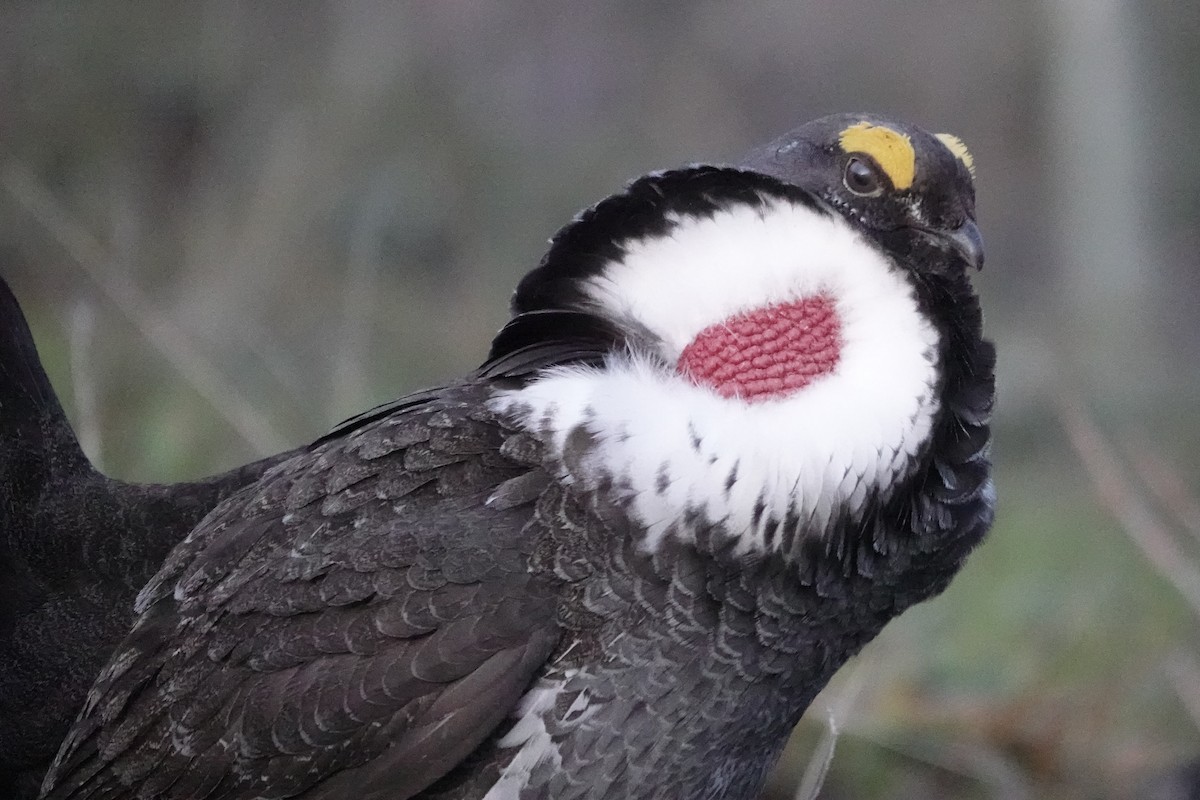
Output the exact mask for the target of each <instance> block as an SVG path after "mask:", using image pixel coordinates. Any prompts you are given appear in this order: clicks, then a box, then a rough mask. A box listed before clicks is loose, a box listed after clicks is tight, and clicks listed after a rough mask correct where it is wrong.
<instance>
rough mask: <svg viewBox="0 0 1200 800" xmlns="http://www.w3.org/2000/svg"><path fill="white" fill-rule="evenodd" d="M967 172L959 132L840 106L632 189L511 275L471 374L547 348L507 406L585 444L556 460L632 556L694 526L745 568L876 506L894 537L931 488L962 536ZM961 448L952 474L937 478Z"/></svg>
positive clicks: (974, 337)
mask: <svg viewBox="0 0 1200 800" xmlns="http://www.w3.org/2000/svg"><path fill="white" fill-rule="evenodd" d="M973 168H974V167H973V162H972V158H971V155H970V153H969V152H968V151H967V149H966V147H965V145H964V144H963V143H962V141H961V140H959V139H958V138H957V137H954V136H952V135H949V134H937V135H934V134H929V133H926V132H925V131H923V130H921V129H920V128H917V127H915V126H912V125H909V124H906V123H902V122H898V121H893V120H889V119H885V118H882V117H878V116H873V115H868V114H844V115H837V116H832V117H826V118H823V119H820V120H816V121H814V122H811V123H808V124H806V125H804V126H802V127H800V128H797V129H796V130H794V131H792V132H791V133H789V134H787V135H786V136H784V137H782V138H780V139H778V140H776V141H775V142H773V143H771V144H769V145H767V146H765V147H762V148H759V149H758V150H755V151H754V152H752V153H751V154H750V155H749V156H747V157H746V158H745V159H744V160H743V161H742V162H741V163H739V164H737V165H735V166H731V167H725V166H708V165H699V166H692V167H688V168H684V169H679V170H673V171H667V172H661V173H655V174H651V175H649V176H646V177H644V178H642V179H640V180H637V181H635V182H633V183H632V184H631V185H630V186H629V187H628V188H627V189H626V191H625V192H623V193H621V194H618V195H615V196H613V197H610V198H608V199H606V200H604V201H603V202H601V203H599V204H598V205H596V206H594V207H593V208H591V209H589V210H588V211H585V212H583V213H582V214H581V215H580V216H579V217H578V218H577V219H576V220H575V221H574V222H573V223H572V224H571V225H568V226H567V227H566V228H565V229H563V230H562V231H561V232H560V233H559V234H558V235H557V236H556V237H555V238H554V239H553V240H552V244H551V247H550V250H549V252H548V253H547V255H546V257H545V258H544V259H543V261H542V263H541V265H540V266H539V267H538V268H537V269H536V270H534V271H533V272H531V273H530V274H529V275H527V276H526V277H525V279H524V280H523V281H522V282H521V283H520V285H519V287H518V289H517V291H516V294H515V297H514V300H513V309H514V312H515V315H514V319H513V320H512V322H510V324H509V325H508V326H506V328H505V329H504V330H503V331H501V333H500V335H499V336H498V337H497V339H496V341H495V342H494V344H493V350H492V355H491V359H492V362H491V363H497V362H503V361H504V360H505V358H506V357H512V356H513V354H514V353H518V352H520V353H528V352H531V351H532V352H538V351H539V350H540V351H541V352H543V353H544V352H547V351H546V350H545V348H546V347H547V346H549V343H551V342H553V343H555V346H556V347H558V348H561V349H560V352H562V353H564V354H567V355H566V356H565V357H564V358H563V359H562V363H561V364H560V365H559V366H557V367H555V368H554V369H552V370H549V371H542V372H541V373H539V376H538V377H537V379H535V380H532V381H529V382H527V383H524V384H523V385H522V386H521V387H520V388H519V389H516V390H514V391H513V392H511V393H509V394H508V395H507V396H506V400H505V402H506V403H507V404H508V407H511V408H513V409H519V410H520V411H521V413H524V414H525V415H526V416H527V417H528V418H530V419H534V420H536V421H537V426H538V427H539V430H541V431H542V433H543V434H544V435H546V436H548V437H549V438H551V439H553V441H554V446H555V447H556V448H557V451H558V452H561V453H566V452H568V451H570V450H571V449H572V447H571V443H572V442H586V443H587V447H586V450H585V452H581V453H572V454H571V455H572V457H571V459H570V461H571V463H572V464H573V465H574V466H564V467H563V469H564V470H567V471H572V472H573V473H575V474H573V475H572V476H571V477H572V479H573V480H576V481H578V482H581V483H583V484H588V483H589V482H591V483H592V484H593V485H599V483H604V485H609V484H612V485H614V486H616V487H618V488H617V489H614V491H615V492H617V493H621V492H623V493H624V494H623V499H624V501H625V502H627V503H628V506H629V508H630V509H631V511H632V513H633V515H634V516H635V517H636V518H637V519H638V520H639V521H640V523H641V524H642V525H644V527H645V531H646V533H645V544H646V546H647V547H648V548H649V549H651V550H653V549H654V548H655V547H656V546H657V545H658V543H660V542H661V541H662V540H663V539H664V538H669V537H672V536H674V537H676V538H682V539H684V540H687V539H691V538H694V535H695V532H694V531H690V530H688V529H689V527H694V526H695V524H702V525H709V526H716V527H717V528H719V529H720V534H719V536H718V537H717V538H719V539H720V540H721V541H723V542H725V543H727V544H731V545H733V546H734V547H735V549H737V550H738V551H739V552H743V553H745V552H750V551H759V552H762V551H779V552H783V553H785V554H787V555H788V556H789V557H792V556H797V555H798V553H799V550H800V548H801V547H802V546H805V543H811V542H814V541H816V542H822V543H823V546H825V547H841V546H842V545H841V544H839V543H840V542H842V540H843V539H844V538H845V537H846V536H847V534H848V532H849V531H858V532H861V531H865V530H869V529H870V528H871V525H872V524H873V523H874V520H876V519H877V518H878V516H879V514H880V513H882V511H883V509H890V513H892V514H899V515H900V516H901V517H902V518H903V519H901V522H902V526H911V523H912V520H911V518H910V515H911V514H910V512H911V511H912V508H913V504H914V503H918V504H919V503H920V502H923V500H921V499H919V498H920V497H924V495H921V494H920V493H914V489H916V488H917V487H922V486H923V487H928V486H931V485H932V484H931V483H930V479H931V476H932V477H933V478H935V479H936V481H935V482H940V481H941V479H942V478H943V477H945V478H946V479H947V480H949V481H950V482H951V483H954V484H955V488H954V490H953V491H951V492H950V493H951V494H954V493H955V492H960V494H959V495H956V496H959V497H961V498H969V499H970V500H971V501H972V502H975V503H977V505H975V506H972V514H974V513H975V512H978V516H979V520H980V524H979V525H978V526H973V530H975V527H977V528H978V530H976V533H981V532H982V529H983V528H986V525H987V522H989V521H990V514H991V510H990V509H991V484H990V480H989V479H988V476H987V465H986V447H985V444H986V440H987V429H986V423H987V418H988V415H989V412H990V403H991V397H992V377H991V375H992V360H993V351H992V348H991V345H990V343H987V342H986V341H984V340H983V338H982V333H981V324H982V323H981V315H980V312H979V306H978V301H977V298H976V296H975V293H974V291H973V290H972V288H971V285H970V282H969V275H968V272H969V270H968V269H967V268H968V267H973V268H978V267H980V266H981V265H982V262H983V252H982V240H981V237H980V234H979V231H978V228H977V227H976V223H975V198H974V186H973V175H972V171H973ZM589 343H590V344H589ZM587 352H591V353H593V354H594V356H593V357H592V358H590V359H588V358H581V357H580V354H581V353H587ZM551 360H554V358H553V357H551ZM535 361H536V359H535ZM966 406H970V408H967V407H966ZM584 434H586V435H584ZM959 441H969V445H968V446H967V449H968V450H970V451H971V454H970V455H971V458H973V459H975V460H974V461H971V462H970V464H969V465H968V466H967V467H964V469H966V471H967V472H969V473H970V474H969V475H963V476H956V475H951V474H950V473H951V472H952V470H949V469H943V470H942V472H943V473H945V474H944V475H941V474H940V473H939V472H938V469H939V468H940V467H945V466H946V464H945V449H946V448H947V447H949V448H950V449H951V450H953V449H954V445H955V444H956V443H957V442H959ZM980 453H982V455H980ZM687 520H691V521H692V522H691V523H689V522H687ZM697 520H699V521H701V522H699V523H697V522H696V521H697ZM968 538H977V537H968ZM956 563H957V562H956Z"/></svg>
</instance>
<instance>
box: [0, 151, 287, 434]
mask: <svg viewBox="0 0 1200 800" xmlns="http://www.w3.org/2000/svg"><path fill="white" fill-rule="evenodd" d="M0 185H3V187H4V189H5V191H7V192H8V193H9V194H10V195H11V196H12V198H13V199H14V200H16V201H17V203H19V204H20V206H21V207H22V208H23V209H25V211H26V212H28V213H29V215H30V216H31V217H32V218H33V219H34V220H36V221H37V222H38V224H39V225H41V226H42V227H43V228H44V229H45V230H46V231H47V232H48V233H49V234H50V235H51V236H52V237H53V238H54V240H55V241H56V242H58V244H59V245H60V246H61V247H62V248H63V249H64V250H66V251H67V253H68V254H69V255H70V256H71V258H72V259H74V261H75V262H76V264H78V266H79V267H80V268H81V269H82V270H83V271H84V273H85V274H86V275H87V276H88V277H89V278H91V280H92V281H93V282H94V283H95V284H96V286H98V287H99V288H100V290H101V291H102V292H103V293H104V294H105V295H106V296H107V297H108V299H109V300H110V301H111V302H112V303H113V305H115V306H116V307H117V308H118V309H120V311H121V312H122V313H123V314H124V315H125V316H126V318H128V319H129V321H130V322H132V323H133V325H134V327H136V328H137V329H138V331H139V332H140V333H141V334H142V335H143V336H144V337H145V338H146V341H147V342H149V343H150V345H151V346H153V347H154V349H156V350H158V352H159V353H160V354H161V355H162V356H164V357H165V358H166V360H167V361H168V362H169V363H170V364H171V365H172V366H173V367H174V368H175V369H176V370H178V371H179V374H180V375H181V376H182V377H183V378H184V380H186V381H187V382H188V383H189V384H190V385H191V386H192V388H194V389H195V390H196V392H197V393H198V394H200V396H201V397H203V398H204V399H205V400H207V401H208V403H209V404H210V405H211V406H212V407H213V408H214V409H215V410H216V412H217V413H218V414H219V415H220V416H221V417H222V418H223V419H224V420H225V421H226V422H228V423H229V425H230V426H231V427H232V428H233V429H234V430H235V431H237V432H238V434H240V435H241V436H242V438H243V439H245V440H246V441H247V442H248V443H249V444H250V445H251V446H252V447H253V448H254V449H255V450H257V451H258V452H259V453H260V454H262V455H268V454H270V453H276V452H279V451H280V450H283V449H284V448H285V447H286V446H287V441H288V440H287V439H286V438H285V437H284V436H282V435H281V434H280V433H279V432H278V431H277V430H275V427H274V426H273V425H272V424H271V422H270V421H269V420H268V419H267V418H266V417H265V416H264V415H262V414H261V413H259V412H258V411H257V410H256V409H255V408H254V406H253V405H251V404H250V403H249V402H248V401H247V400H246V399H245V398H244V397H242V395H241V393H240V392H238V390H237V389H236V387H235V386H233V385H232V384H231V383H230V382H229V381H227V380H226V379H225V377H224V376H223V375H222V374H221V373H220V371H219V370H218V369H217V368H216V367H214V366H213V365H212V364H211V363H210V362H209V360H208V359H207V358H205V357H204V355H202V354H201V353H200V352H199V351H198V350H196V348H195V347H194V346H193V345H192V343H191V341H190V340H189V339H188V337H187V336H185V335H184V334H182V333H181V332H180V330H179V329H178V328H177V327H176V326H175V325H174V324H173V323H171V321H170V320H169V319H167V318H165V317H163V316H162V315H161V314H159V313H158V312H157V311H155V310H154V308H153V303H152V302H151V301H150V300H149V298H147V297H146V295H145V294H144V293H143V292H142V290H141V289H140V288H139V287H138V286H137V285H136V284H135V283H134V282H133V281H132V280H130V279H129V278H128V277H126V276H124V275H120V274H115V273H113V272H112V271H111V270H106V269H104V267H103V265H105V264H107V263H109V261H110V259H109V257H108V253H107V250H106V248H105V247H104V245H103V244H102V243H100V242H99V241H98V240H97V239H96V238H95V237H94V236H92V235H91V234H90V233H89V232H88V231H87V230H85V229H84V228H83V227H82V226H81V225H79V224H78V223H76V222H75V221H74V220H73V219H71V217H70V215H69V214H68V213H67V212H66V211H65V210H64V209H63V208H62V207H61V205H60V204H59V203H58V201H57V200H56V199H55V198H54V196H53V195H52V194H51V193H50V192H49V191H47V190H46V189H45V187H43V186H42V185H41V184H40V183H39V182H38V180H37V179H36V178H35V177H34V176H33V175H32V174H31V173H30V172H29V171H28V170H26V169H24V168H23V167H21V166H20V165H17V164H8V165H6V167H5V168H4V171H3V173H2V175H0Z"/></svg>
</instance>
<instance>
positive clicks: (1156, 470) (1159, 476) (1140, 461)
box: [1125, 436, 1200, 541]
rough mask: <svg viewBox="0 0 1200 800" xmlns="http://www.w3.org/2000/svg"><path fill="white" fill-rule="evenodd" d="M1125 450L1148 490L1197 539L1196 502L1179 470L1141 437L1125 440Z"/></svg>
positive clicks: (1199, 525)
mask: <svg viewBox="0 0 1200 800" xmlns="http://www.w3.org/2000/svg"><path fill="white" fill-rule="evenodd" d="M1125 452H1126V454H1127V455H1128V456H1129V460H1130V462H1131V463H1132V464H1133V468H1134V469H1135V470H1136V471H1137V473H1138V476H1139V477H1140V478H1141V479H1142V483H1143V484H1144V485H1145V486H1146V487H1147V488H1148V489H1149V490H1150V493H1151V494H1153V495H1154V497H1155V498H1156V499H1157V500H1158V502H1159V503H1161V504H1162V506H1163V508H1165V509H1166V510H1167V511H1168V512H1169V513H1170V514H1171V515H1172V516H1173V517H1175V521H1176V522H1178V523H1179V525H1180V526H1181V527H1183V528H1185V529H1186V530H1187V531H1188V532H1189V533H1191V534H1192V536H1194V537H1196V539H1197V541H1200V502H1197V501H1196V498H1195V497H1194V496H1193V495H1192V494H1191V492H1190V491H1189V489H1188V486H1187V484H1186V483H1185V482H1184V480H1183V477H1182V476H1181V475H1180V473H1179V470H1178V469H1177V468H1176V467H1175V466H1174V465H1173V464H1171V463H1170V462H1169V461H1168V460H1167V459H1166V457H1165V456H1163V455H1162V454H1160V453H1158V452H1156V451H1155V450H1154V449H1153V448H1152V447H1150V445H1149V443H1147V442H1146V440H1145V439H1144V438H1143V437H1140V436H1138V437H1130V438H1129V439H1127V440H1126V445H1125Z"/></svg>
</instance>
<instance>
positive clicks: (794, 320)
mask: <svg viewBox="0 0 1200 800" xmlns="http://www.w3.org/2000/svg"><path fill="white" fill-rule="evenodd" d="M841 352H842V323H841V320H840V319H839V318H838V314H837V305H836V304H835V303H834V301H833V298H832V297H830V296H829V295H827V294H818V295H813V296H812V297H805V298H804V299H803V300H796V301H794V302H791V303H782V304H780V305H776V306H767V307H766V308H757V309H754V310H753V311H747V312H746V313H744V314H738V315H737V316H734V317H730V318H729V319H727V320H724V321H723V322H718V323H717V324H716V325H710V326H708V327H707V328H705V329H704V330H702V331H700V333H699V334H697V335H696V338H695V339H693V340H692V341H691V343H690V344H688V346H687V347H685V348H684V349H683V353H682V354H681V355H680V356H679V363H678V365H677V367H676V368H677V369H678V370H679V372H680V373H682V374H684V375H687V376H688V377H690V378H691V379H692V380H693V381H695V382H696V383H697V384H700V385H702V386H711V387H712V388H713V389H714V390H715V391H716V392H717V394H719V395H721V396H722V397H740V398H741V399H743V400H746V401H749V402H758V401H762V400H771V399H773V398H778V397H784V396H786V395H789V394H791V393H792V392H795V391H798V390H800V389H803V388H804V387H805V386H808V385H809V384H810V383H812V382H813V381H815V380H816V379H817V378H820V377H821V376H822V375H828V374H830V373H832V372H833V371H834V370H835V369H836V368H837V364H838V359H839V358H840V357H841Z"/></svg>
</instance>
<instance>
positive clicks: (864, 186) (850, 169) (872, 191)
mask: <svg viewBox="0 0 1200 800" xmlns="http://www.w3.org/2000/svg"><path fill="white" fill-rule="evenodd" d="M842 181H843V182H844V183H845V184H846V188H847V189H849V190H850V191H852V192H854V193H855V194H857V195H861V196H863V197H874V196H875V195H877V194H879V193H880V192H882V191H883V183H882V181H880V180H879V172H878V171H877V170H876V169H875V166H874V165H873V164H871V163H870V162H868V161H865V160H863V159H861V158H851V159H850V160H849V161H847V162H846V174H845V176H844V177H843V178H842Z"/></svg>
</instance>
